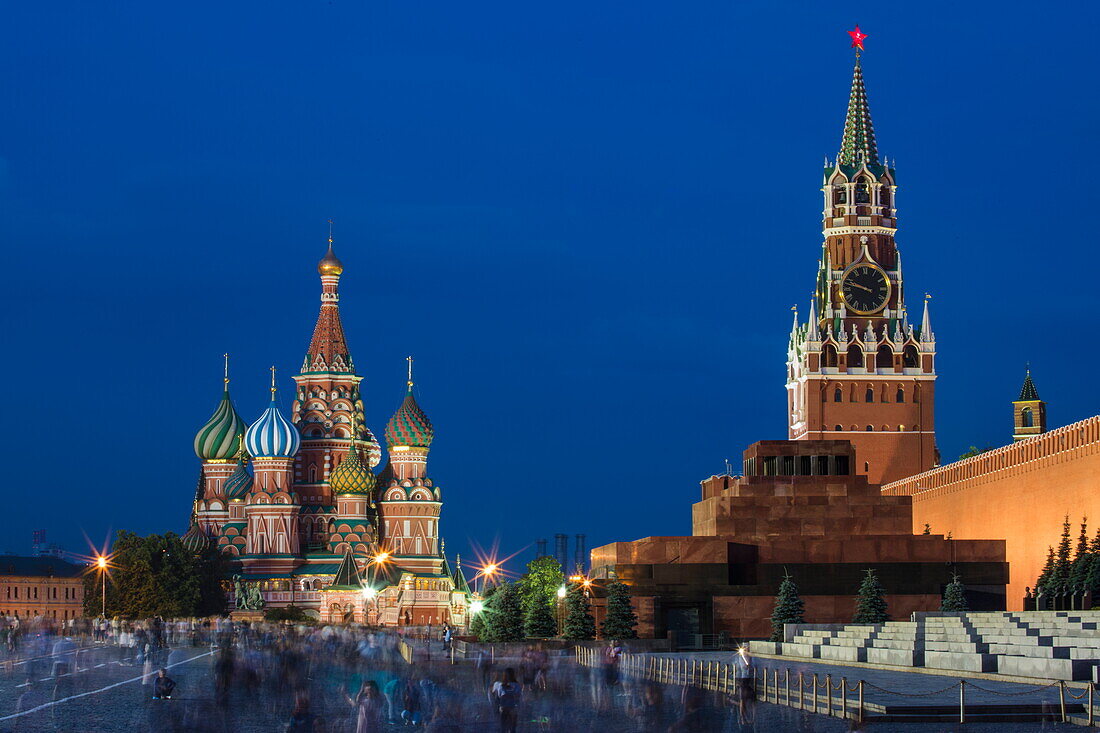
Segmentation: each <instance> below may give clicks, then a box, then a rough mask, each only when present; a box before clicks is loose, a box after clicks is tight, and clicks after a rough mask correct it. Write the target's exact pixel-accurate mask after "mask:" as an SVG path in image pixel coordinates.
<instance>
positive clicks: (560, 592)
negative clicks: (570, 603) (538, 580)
mask: <svg viewBox="0 0 1100 733" xmlns="http://www.w3.org/2000/svg"><path fill="white" fill-rule="evenodd" d="M565 593H566V590H565V586H564V585H563V586H561V587H560V588H558V598H565Z"/></svg>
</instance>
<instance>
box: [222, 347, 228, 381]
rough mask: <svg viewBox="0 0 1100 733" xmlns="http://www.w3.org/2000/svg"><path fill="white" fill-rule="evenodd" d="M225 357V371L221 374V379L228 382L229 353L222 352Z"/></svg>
mask: <svg viewBox="0 0 1100 733" xmlns="http://www.w3.org/2000/svg"><path fill="white" fill-rule="evenodd" d="M222 356H224V357H225V372H224V373H223V374H222V379H223V380H224V381H225V383H226V384H229V354H222Z"/></svg>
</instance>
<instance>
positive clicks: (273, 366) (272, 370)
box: [271, 364, 275, 400]
mask: <svg viewBox="0 0 1100 733" xmlns="http://www.w3.org/2000/svg"><path fill="white" fill-rule="evenodd" d="M271 399H273V400H274V399H275V365H274V364H272V365H271Z"/></svg>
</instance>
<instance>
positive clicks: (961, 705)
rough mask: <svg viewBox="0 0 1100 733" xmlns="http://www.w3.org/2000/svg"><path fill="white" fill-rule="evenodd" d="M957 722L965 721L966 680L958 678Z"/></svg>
mask: <svg viewBox="0 0 1100 733" xmlns="http://www.w3.org/2000/svg"><path fill="white" fill-rule="evenodd" d="M959 722H960V723H965V722H966V680H959Z"/></svg>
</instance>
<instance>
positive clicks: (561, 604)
mask: <svg viewBox="0 0 1100 733" xmlns="http://www.w3.org/2000/svg"><path fill="white" fill-rule="evenodd" d="M566 593H567V591H566V590H565V586H564V585H562V586H560V587H559V588H558V636H561V635H562V633H563V631H564V629H563V627H564V626H565V594H566Z"/></svg>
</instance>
